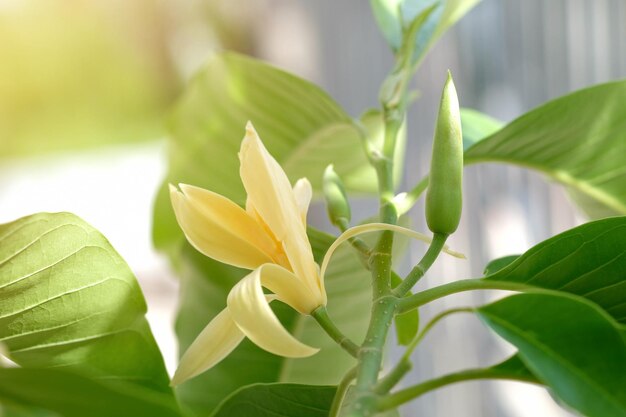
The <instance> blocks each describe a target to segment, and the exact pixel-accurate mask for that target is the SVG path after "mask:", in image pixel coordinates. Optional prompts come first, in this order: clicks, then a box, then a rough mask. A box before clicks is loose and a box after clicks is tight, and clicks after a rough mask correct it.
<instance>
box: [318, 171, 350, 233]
mask: <svg viewBox="0 0 626 417" xmlns="http://www.w3.org/2000/svg"><path fill="white" fill-rule="evenodd" d="M322 188H323V191H324V199H325V200H326V207H327V209H328V217H329V218H330V222H331V223H332V224H334V225H335V226H337V227H343V226H345V225H346V224H348V223H350V219H351V217H352V216H351V214H350V204H349V203H348V197H347V196H346V190H345V188H344V186H343V182H342V181H341V178H339V176H338V175H337V173H336V172H335V170H334V169H333V166H332V165H328V166H327V167H326V170H324V181H323V187H322Z"/></svg>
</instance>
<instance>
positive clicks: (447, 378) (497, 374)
mask: <svg viewBox="0 0 626 417" xmlns="http://www.w3.org/2000/svg"><path fill="white" fill-rule="evenodd" d="M477 379H506V380H512V381H520V382H534V381H533V380H531V379H529V378H526V377H524V376H521V375H517V374H515V373H509V372H505V371H502V370H497V369H493V368H485V369H470V370H467V371H461V372H456V373H453V374H449V375H444V376H441V377H439V378H435V379H431V380H430V381H426V382H422V383H421V384H417V385H414V386H412V387H409V388H406V389H404V390H401V391H398V392H396V393H394V394H390V395H388V396H386V397H383V398H381V399H379V400H378V402H377V406H378V408H377V409H378V411H385V410H390V409H393V408H396V407H398V406H400V405H402V404H404V403H406V402H409V401H411V400H413V399H415V398H417V397H419V396H421V395H424V394H425V393H427V392H429V391H433V390H435V389H437V388H441V387H444V386H446V385H450V384H454V383H457V382H463V381H472V380H477Z"/></svg>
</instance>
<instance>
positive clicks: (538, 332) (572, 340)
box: [478, 294, 626, 417]
mask: <svg viewBox="0 0 626 417" xmlns="http://www.w3.org/2000/svg"><path fill="white" fill-rule="evenodd" d="M478 314H479V315H480V317H481V318H482V319H483V320H484V321H485V323H487V325H489V327H491V328H492V329H493V330H494V331H495V332H496V333H498V334H499V335H500V336H502V337H503V338H504V339H506V340H507V341H509V342H510V343H512V344H513V345H515V346H516V347H517V348H518V349H519V356H520V358H521V359H522V361H523V362H524V363H525V364H526V365H527V366H528V368H529V369H530V370H531V371H532V373H533V374H535V375H537V377H538V378H539V379H541V380H542V381H543V382H544V383H545V384H547V385H548V386H549V387H550V388H551V389H552V391H553V393H554V394H555V395H557V396H558V397H559V398H560V399H561V400H562V401H563V402H564V403H565V404H567V405H569V406H570V407H572V408H574V409H575V410H577V411H579V412H581V413H583V414H584V415H586V416H589V417H623V416H626V343H625V342H624V338H623V337H622V335H621V334H620V327H619V324H618V323H617V322H615V320H613V319H612V318H611V317H610V316H608V315H607V314H606V313H604V311H602V310H601V309H599V308H598V307H596V306H595V305H594V304H593V303H590V302H588V301H585V300H584V299H582V298H580V297H574V296H570V295H562V296H561V295H554V294H519V295H514V296H511V297H507V298H504V299H503V300H500V301H497V302H495V303H493V304H490V305H487V306H485V307H481V308H479V309H478Z"/></svg>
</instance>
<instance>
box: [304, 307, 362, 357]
mask: <svg viewBox="0 0 626 417" xmlns="http://www.w3.org/2000/svg"><path fill="white" fill-rule="evenodd" d="M311 316H312V317H313V318H314V319H315V320H316V321H317V322H318V323H319V325H320V326H321V327H322V329H324V331H325V332H326V333H327V334H328V335H329V336H330V337H331V338H332V339H333V340H334V341H335V342H337V344H338V345H339V346H341V347H342V348H343V349H344V350H345V351H346V352H348V353H349V354H350V355H352V356H354V357H355V358H356V357H357V356H358V353H359V346H358V345H357V344H356V343H354V342H353V341H352V340H350V338H349V337H348V336H346V335H344V334H343V333H342V332H341V330H339V329H338V328H337V326H335V323H333V321H332V320H331V319H330V317H329V316H328V311H326V307H325V306H319V307H318V308H316V309H315V310H313V311H312V312H311Z"/></svg>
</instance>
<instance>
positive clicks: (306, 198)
mask: <svg viewBox="0 0 626 417" xmlns="http://www.w3.org/2000/svg"><path fill="white" fill-rule="evenodd" d="M293 194H294V196H295V197H296V204H297V205H298V209H299V210H300V216H301V217H302V224H303V225H304V227H306V215H307V212H308V211H309V205H310V204H311V198H313V187H311V183H310V182H309V180H308V179H306V178H300V179H299V180H298V181H296V185H294V186H293Z"/></svg>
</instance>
